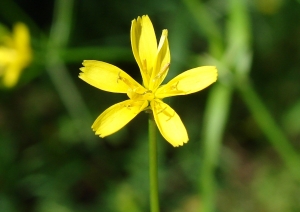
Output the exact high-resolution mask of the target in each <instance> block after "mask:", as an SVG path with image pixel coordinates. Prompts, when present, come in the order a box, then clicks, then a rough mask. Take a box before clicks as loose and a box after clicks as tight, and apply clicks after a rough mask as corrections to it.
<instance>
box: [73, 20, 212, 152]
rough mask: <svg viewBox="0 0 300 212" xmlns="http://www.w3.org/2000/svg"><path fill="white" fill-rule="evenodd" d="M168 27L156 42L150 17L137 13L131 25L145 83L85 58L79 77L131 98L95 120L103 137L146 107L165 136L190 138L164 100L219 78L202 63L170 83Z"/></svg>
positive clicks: (178, 141) (170, 139)
mask: <svg viewBox="0 0 300 212" xmlns="http://www.w3.org/2000/svg"><path fill="white" fill-rule="evenodd" d="M167 36H168V31H167V30H166V29H165V30H163V32H162V36H161V38H160V41H159V44H158V45H157V41H156V36H155V32H154V29H153V25H152V23H151V20H150V19H149V17H148V16H147V15H144V16H142V17H138V18H137V20H133V21H132V25H131V36H130V37H131V46H132V51H133V55H134V57H135V60H136V61H137V64H138V66H139V68H140V71H141V75H142V78H143V86H142V85H140V84H139V83H138V82H136V81H135V80H134V79H133V78H132V77H130V76H129V75H128V74H127V73H126V72H124V71H122V70H121V69H119V68H118V67H116V66H114V65H111V64H108V63H105V62H101V61H94V60H85V61H84V62H83V66H84V67H82V68H80V70H81V71H82V73H80V75H79V77H80V78H81V79H82V80H84V81H85V82H87V83H89V84H90V85H92V86H95V87H96V88H99V89H101V90H104V91H108V92H114V93H126V94H127V96H128V97H129V100H125V101H123V102H120V103H117V104H115V105H113V106H111V107H109V108H108V109H106V110H105V111H104V112H103V113H102V114H101V115H100V116H99V117H98V118H97V119H96V121H95V122H94V124H93V125H92V129H93V130H94V131H95V133H96V134H97V135H99V136H100V137H105V136H108V135H110V134H112V133H114V132H116V131H118V130H119V129H121V128H122V127H124V126H125V125H126V124H127V123H128V122H129V121H131V120H132V119H133V118H134V117H135V116H136V115H137V114H139V113H140V112H141V111H143V110H147V109H151V110H152V112H153V116H154V120H155V122H156V124H157V126H158V129H159V131H160V133H161V134H162V136H163V137H164V138H165V139H166V140H167V141H168V142H169V143H171V144H172V145H173V146H175V147H177V146H181V145H183V144H184V143H187V141H188V135H187V132H186V129H185V127H184V125H183V123H182V121H181V119H180V117H179V116H178V114H177V113H176V112H175V111H174V110H173V109H172V108H171V107H170V106H169V105H167V104H166V103H164V102H163V101H162V99H163V98H165V97H171V96H177V95H186V94H190V93H194V92H197V91H200V90H202V89H204V88H205V87H207V86H209V85H210V84H212V83H213V82H215V81H216V80H217V69H216V67H214V66H203V67H197V68H194V69H190V70H188V71H185V72H183V73H182V74H179V75H178V76H176V77H175V78H173V79H172V80H171V81H169V82H168V83H167V84H165V85H162V86H161V83H162V82H163V80H164V79H165V77H166V75H167V73H168V70H169V66H170V50H169V44H168V38H167Z"/></svg>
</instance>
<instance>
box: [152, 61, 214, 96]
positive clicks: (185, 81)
mask: <svg viewBox="0 0 300 212" xmlns="http://www.w3.org/2000/svg"><path fill="white" fill-rule="evenodd" d="M217 76H218V73H217V69H216V67H215V66H202V67H198V68H194V69H190V70H188V71H185V72H183V73H182V74H179V75H178V76H176V77H175V78H173V79H172V80H171V81H170V82H168V83H167V84H165V85H163V86H161V87H160V88H158V89H157V91H156V93H155V96H156V97H157V98H160V99H162V98H165V97H170V96H177V95H187V94H190V93H195V92H198V91H200V90H202V89H204V88H206V87H207V86H209V85H210V84H212V83H214V82H215V81H216V80H217Z"/></svg>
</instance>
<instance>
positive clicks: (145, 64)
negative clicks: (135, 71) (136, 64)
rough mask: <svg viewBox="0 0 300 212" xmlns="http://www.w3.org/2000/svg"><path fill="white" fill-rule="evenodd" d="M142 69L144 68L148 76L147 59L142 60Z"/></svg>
mask: <svg viewBox="0 0 300 212" xmlns="http://www.w3.org/2000/svg"><path fill="white" fill-rule="evenodd" d="M142 67H143V71H144V72H145V73H146V75H148V70H147V60H146V59H144V60H142Z"/></svg>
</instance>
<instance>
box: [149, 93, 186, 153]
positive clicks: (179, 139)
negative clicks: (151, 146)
mask: <svg viewBox="0 0 300 212" xmlns="http://www.w3.org/2000/svg"><path fill="white" fill-rule="evenodd" d="M151 108H152V110H153V115H154V119H155V122H156V124H157V127H158V129H159V131H160V133H161V134H162V136H163V137H164V138H165V139H166V140H167V141H168V142H169V143H170V144H172V145H173V146H174V147H177V146H182V145H183V144H184V143H187V142H188V140H189V138H188V135H187V132H186V129H185V127H184V125H183V123H182V121H181V119H180V117H179V116H178V114H177V113H176V112H175V111H174V110H173V109H172V108H171V107H170V106H169V105H167V104H165V103H164V102H162V101H161V100H159V99H155V100H153V101H151Z"/></svg>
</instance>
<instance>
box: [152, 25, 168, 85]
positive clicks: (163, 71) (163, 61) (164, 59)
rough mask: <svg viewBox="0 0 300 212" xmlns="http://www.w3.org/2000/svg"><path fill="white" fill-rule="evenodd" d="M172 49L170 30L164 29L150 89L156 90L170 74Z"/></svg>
mask: <svg viewBox="0 0 300 212" xmlns="http://www.w3.org/2000/svg"><path fill="white" fill-rule="evenodd" d="M170 60H171V56H170V49H169V43H168V30H166V29H165V30H163V32H162V35H161V37H160V41H159V45H158V49H157V56H156V61H155V65H154V69H153V72H152V75H151V80H150V82H149V89H150V90H156V89H157V88H158V86H159V85H160V84H161V83H162V81H163V80H164V79H165V77H166V76H167V74H168V70H169V66H170Z"/></svg>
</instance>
